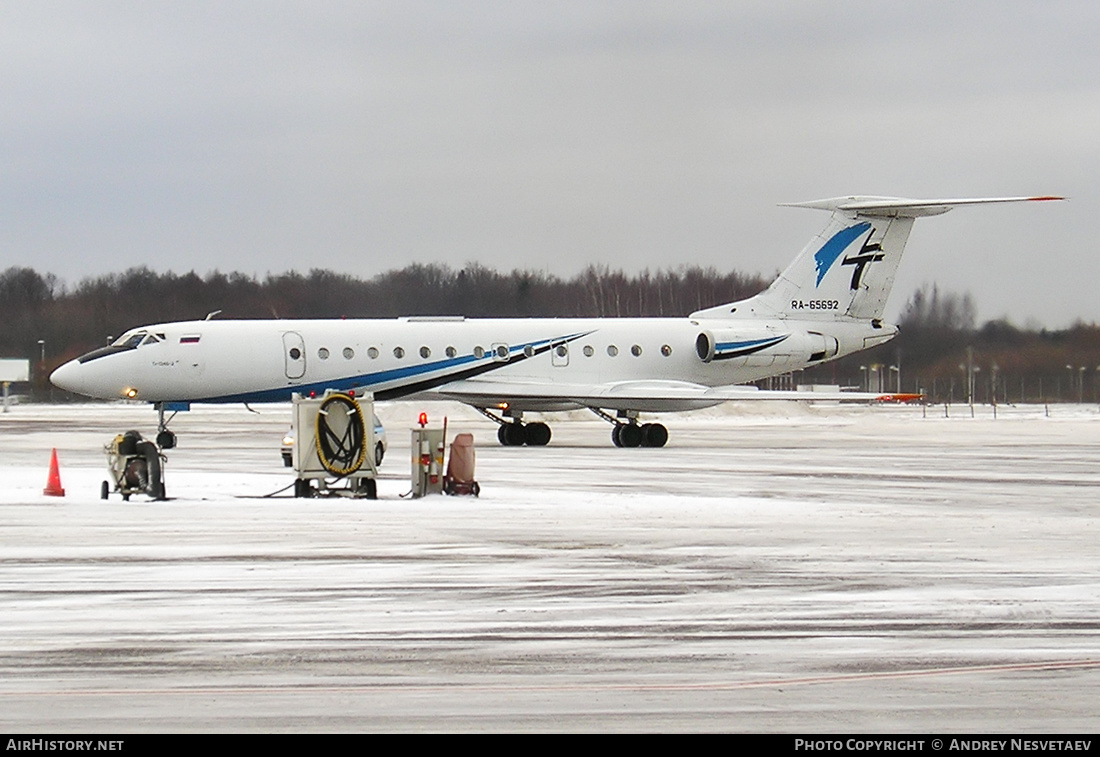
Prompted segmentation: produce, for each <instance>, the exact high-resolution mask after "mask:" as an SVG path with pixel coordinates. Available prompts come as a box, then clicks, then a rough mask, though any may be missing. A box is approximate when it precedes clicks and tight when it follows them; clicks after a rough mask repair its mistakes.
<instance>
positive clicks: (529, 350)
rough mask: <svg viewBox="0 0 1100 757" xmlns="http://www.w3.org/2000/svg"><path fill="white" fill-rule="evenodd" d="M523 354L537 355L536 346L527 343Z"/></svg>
mask: <svg viewBox="0 0 1100 757" xmlns="http://www.w3.org/2000/svg"><path fill="white" fill-rule="evenodd" d="M523 354H524V355H526V356H527V357H534V356H535V348H534V347H532V346H531V345H530V344H529V345H527V346H526V347H524V348H523Z"/></svg>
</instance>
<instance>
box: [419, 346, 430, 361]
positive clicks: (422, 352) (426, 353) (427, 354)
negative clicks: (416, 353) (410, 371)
mask: <svg viewBox="0 0 1100 757" xmlns="http://www.w3.org/2000/svg"><path fill="white" fill-rule="evenodd" d="M431 356H432V351H431V350H430V349H428V348H427V347H421V348H420V357H422V358H424V359H425V360H427V359H428V358H430V357H431Z"/></svg>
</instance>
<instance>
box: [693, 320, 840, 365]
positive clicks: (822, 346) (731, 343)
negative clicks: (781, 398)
mask: <svg viewBox="0 0 1100 757" xmlns="http://www.w3.org/2000/svg"><path fill="white" fill-rule="evenodd" d="M839 351H840V345H839V343H838V342H837V339H836V337H833V336H826V335H825V334H819V333H818V332H816V331H795V332H786V333H784V332H783V331H779V330H774V331H773V330H753V331H747V330H745V329H738V328H718V329H704V330H702V331H700V332H699V336H698V337H696V339H695V352H696V354H698V356H699V359H700V360H702V361H703V362H704V363H709V362H711V361H712V360H732V359H737V358H746V359H747V358H750V357H752V356H754V355H757V356H760V357H769V358H782V359H783V360H789V361H791V362H794V361H801V362H813V361H816V360H828V359H829V358H832V357H836V356H837V353H838V352H839Z"/></svg>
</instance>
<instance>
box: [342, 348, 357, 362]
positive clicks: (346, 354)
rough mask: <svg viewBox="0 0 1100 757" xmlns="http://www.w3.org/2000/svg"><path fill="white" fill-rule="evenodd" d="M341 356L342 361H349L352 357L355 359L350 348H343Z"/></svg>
mask: <svg viewBox="0 0 1100 757" xmlns="http://www.w3.org/2000/svg"><path fill="white" fill-rule="evenodd" d="M343 355H344V360H351V359H352V358H353V357H355V350H353V349H352V348H351V347H345V348H344V352H343Z"/></svg>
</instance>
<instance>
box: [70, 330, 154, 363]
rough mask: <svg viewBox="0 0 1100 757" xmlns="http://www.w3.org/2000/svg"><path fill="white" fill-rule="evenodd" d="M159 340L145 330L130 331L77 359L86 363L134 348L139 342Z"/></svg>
mask: <svg viewBox="0 0 1100 757" xmlns="http://www.w3.org/2000/svg"><path fill="white" fill-rule="evenodd" d="M159 341H160V339H158V338H157V337H156V336H154V335H153V334H150V333H149V332H147V331H132V332H128V333H125V334H123V335H122V336H120V337H119V338H118V339H116V340H115V341H114V342H113V343H112V344H111V345H109V346H107V347H100V348H99V349H98V350H92V351H91V352H89V353H87V354H85V355H81V356H80V357H79V358H78V360H80V362H81V363H87V362H89V361H92V360H96V359H98V358H101V357H107V356H108V355H117V354H118V353H120V352H128V351H129V350H136V349H137V348H138V346H139V345H141V344H151V343H153V342H159Z"/></svg>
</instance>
